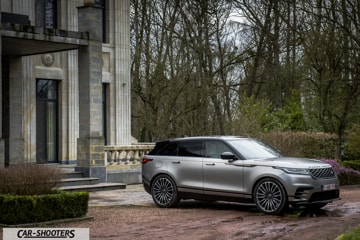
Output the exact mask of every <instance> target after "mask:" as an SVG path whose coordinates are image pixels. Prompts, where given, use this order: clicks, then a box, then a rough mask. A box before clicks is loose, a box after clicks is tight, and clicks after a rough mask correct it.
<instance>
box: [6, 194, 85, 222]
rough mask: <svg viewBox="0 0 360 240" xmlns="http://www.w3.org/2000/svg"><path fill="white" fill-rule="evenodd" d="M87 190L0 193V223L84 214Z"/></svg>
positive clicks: (34, 220)
mask: <svg viewBox="0 0 360 240" xmlns="http://www.w3.org/2000/svg"><path fill="white" fill-rule="evenodd" d="M88 201H89V194H88V193H87V192H64V191H58V192H56V193H53V194H44V195H34V196H30V195H25V196H14V195H0V223H2V224H23V223H35V222H45V221H50V220H54V219H64V218H77V217H82V216H85V215H86V213H87V210H88Z"/></svg>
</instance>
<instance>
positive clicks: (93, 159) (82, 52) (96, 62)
mask: <svg viewBox="0 0 360 240" xmlns="http://www.w3.org/2000/svg"><path fill="white" fill-rule="evenodd" d="M78 11H79V31H80V32H88V33H89V36H90V40H89V45H88V46H82V47H80V48H79V138H78V140H77V167H76V170H79V171H82V172H83V173H84V174H85V176H87V177H96V178H100V179H101V181H102V182H106V180H107V176H106V175H107V174H106V166H105V158H104V156H105V154H104V137H103V112H102V9H101V8H98V7H96V6H95V4H91V3H87V4H86V5H85V6H83V7H79V8H78Z"/></svg>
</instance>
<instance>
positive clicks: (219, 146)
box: [205, 141, 233, 158]
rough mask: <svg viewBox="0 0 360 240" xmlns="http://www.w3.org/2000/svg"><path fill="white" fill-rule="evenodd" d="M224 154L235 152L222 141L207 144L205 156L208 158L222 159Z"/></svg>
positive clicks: (207, 142)
mask: <svg viewBox="0 0 360 240" xmlns="http://www.w3.org/2000/svg"><path fill="white" fill-rule="evenodd" d="M223 152H233V151H231V149H230V148H229V147H228V146H226V144H225V143H223V142H221V141H206V142H205V153H206V154H205V155H206V157H208V158H221V154H222V153H223Z"/></svg>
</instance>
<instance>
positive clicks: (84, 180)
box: [60, 177, 100, 187]
mask: <svg viewBox="0 0 360 240" xmlns="http://www.w3.org/2000/svg"><path fill="white" fill-rule="evenodd" d="M99 180H100V179H99V178H89V177H79V178H63V179H61V181H60V186H62V187H66V186H79V185H94V184H98V183H100V181H99Z"/></svg>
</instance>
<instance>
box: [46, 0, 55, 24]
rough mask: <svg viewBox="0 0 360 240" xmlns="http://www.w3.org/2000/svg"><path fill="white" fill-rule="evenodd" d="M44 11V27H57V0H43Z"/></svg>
mask: <svg viewBox="0 0 360 240" xmlns="http://www.w3.org/2000/svg"><path fill="white" fill-rule="evenodd" d="M44 12H45V20H44V22H45V27H46V28H56V27H57V21H56V20H57V0H45V4H44Z"/></svg>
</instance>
